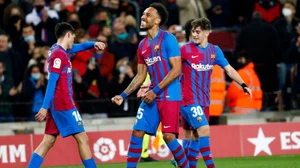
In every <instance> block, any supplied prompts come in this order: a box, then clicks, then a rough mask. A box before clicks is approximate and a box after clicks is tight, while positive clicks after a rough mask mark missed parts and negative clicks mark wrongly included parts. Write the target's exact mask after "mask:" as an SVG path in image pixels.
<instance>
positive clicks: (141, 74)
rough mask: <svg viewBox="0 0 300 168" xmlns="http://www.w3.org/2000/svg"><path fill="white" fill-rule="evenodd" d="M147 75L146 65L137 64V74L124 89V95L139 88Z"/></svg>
mask: <svg viewBox="0 0 300 168" xmlns="http://www.w3.org/2000/svg"><path fill="white" fill-rule="evenodd" d="M146 76H147V66H146V65H145V64H138V69H137V74H136V75H135V77H134V78H133V80H132V81H131V83H130V84H129V85H128V87H127V88H126V89H125V90H124V93H125V94H126V95H130V94H131V93H132V92H134V91H135V90H136V89H138V88H140V86H141V85H142V84H143V82H144V81H145V79H146Z"/></svg>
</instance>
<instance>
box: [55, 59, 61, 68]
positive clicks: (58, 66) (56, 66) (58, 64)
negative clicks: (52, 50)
mask: <svg viewBox="0 0 300 168" xmlns="http://www.w3.org/2000/svg"><path fill="white" fill-rule="evenodd" d="M60 65H61V60H60V59H59V58H55V60H54V63H53V68H57V69H59V68H60Z"/></svg>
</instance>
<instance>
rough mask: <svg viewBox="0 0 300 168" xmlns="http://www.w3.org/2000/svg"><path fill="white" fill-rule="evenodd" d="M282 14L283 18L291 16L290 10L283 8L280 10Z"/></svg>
mask: <svg viewBox="0 0 300 168" xmlns="http://www.w3.org/2000/svg"><path fill="white" fill-rule="evenodd" d="M282 14H283V16H285V17H288V16H291V15H292V10H291V9H289V8H283V9H282Z"/></svg>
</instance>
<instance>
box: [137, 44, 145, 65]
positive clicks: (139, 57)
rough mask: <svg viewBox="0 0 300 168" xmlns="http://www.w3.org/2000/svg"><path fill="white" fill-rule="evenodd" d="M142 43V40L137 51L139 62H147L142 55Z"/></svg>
mask: <svg viewBox="0 0 300 168" xmlns="http://www.w3.org/2000/svg"><path fill="white" fill-rule="evenodd" d="M141 43H142V42H140V44H139V47H138V49H137V52H136V54H137V57H138V64H146V63H145V61H144V59H143V57H142V55H141Z"/></svg>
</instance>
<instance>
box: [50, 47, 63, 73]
mask: <svg viewBox="0 0 300 168" xmlns="http://www.w3.org/2000/svg"><path fill="white" fill-rule="evenodd" d="M65 61H66V53H64V52H62V51H54V52H53V53H52V55H51V57H50V60H49V70H50V72H54V73H57V74H61V72H62V69H63V67H64V65H65V64H66V63H65Z"/></svg>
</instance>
